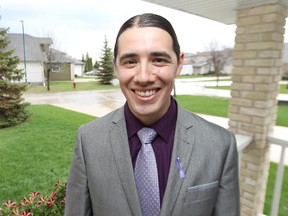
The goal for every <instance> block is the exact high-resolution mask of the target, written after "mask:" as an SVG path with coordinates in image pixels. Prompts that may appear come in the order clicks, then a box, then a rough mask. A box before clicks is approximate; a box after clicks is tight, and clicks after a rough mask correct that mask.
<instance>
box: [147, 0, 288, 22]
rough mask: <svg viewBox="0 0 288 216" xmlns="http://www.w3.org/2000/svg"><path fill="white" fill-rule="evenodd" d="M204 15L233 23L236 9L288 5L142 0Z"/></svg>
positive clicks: (287, 0) (257, 0) (263, 0)
mask: <svg viewBox="0 0 288 216" xmlns="http://www.w3.org/2000/svg"><path fill="white" fill-rule="evenodd" d="M143 1H146V2H150V3H154V4H157V5H161V6H165V7H168V8H172V9H176V10H179V11H183V12H186V13H189V14H194V15H197V16H201V17H205V18H208V19H211V20H214V21H218V22H221V23H224V24H235V21H236V9H238V8H243V7H251V6H257V5H263V4H270V3H281V4H284V5H288V0H221V1H219V0H143Z"/></svg>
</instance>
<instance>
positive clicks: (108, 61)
mask: <svg viewBox="0 0 288 216" xmlns="http://www.w3.org/2000/svg"><path fill="white" fill-rule="evenodd" d="M99 63H100V67H99V69H100V72H101V76H100V83H102V84H106V85H107V84H108V85H111V81H112V79H113V77H114V67H113V53H112V51H111V48H110V47H109V46H108V41H107V38H106V36H105V39H104V46H103V49H102V54H101V57H100V62H99Z"/></svg>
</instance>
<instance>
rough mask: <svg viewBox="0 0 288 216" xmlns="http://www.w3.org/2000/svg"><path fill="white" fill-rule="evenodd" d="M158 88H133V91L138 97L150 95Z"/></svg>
mask: <svg viewBox="0 0 288 216" xmlns="http://www.w3.org/2000/svg"><path fill="white" fill-rule="evenodd" d="M158 90H159V89H152V90H147V91H139V90H134V92H135V94H137V95H139V96H140V97H151V96H152V95H154V94H156V92H157V91H158Z"/></svg>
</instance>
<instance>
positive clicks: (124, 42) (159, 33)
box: [118, 27, 173, 55]
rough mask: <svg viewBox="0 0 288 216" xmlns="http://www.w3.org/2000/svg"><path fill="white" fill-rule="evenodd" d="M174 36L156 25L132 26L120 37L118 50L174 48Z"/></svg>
mask: <svg viewBox="0 0 288 216" xmlns="http://www.w3.org/2000/svg"><path fill="white" fill-rule="evenodd" d="M172 44H173V42H172V38H171V36H170V35H169V34H168V32H166V31H164V30H163V29H161V28H156V27H142V28H141V27H132V28H129V29H127V30H125V31H124V32H123V33H122V34H121V35H120V37H119V39H118V52H119V54H120V55H121V53H122V52H132V51H133V52H137V51H145V50H146V51H160V50H165V51H169V50H171V51H172V50H173V49H172V48H173V47H172Z"/></svg>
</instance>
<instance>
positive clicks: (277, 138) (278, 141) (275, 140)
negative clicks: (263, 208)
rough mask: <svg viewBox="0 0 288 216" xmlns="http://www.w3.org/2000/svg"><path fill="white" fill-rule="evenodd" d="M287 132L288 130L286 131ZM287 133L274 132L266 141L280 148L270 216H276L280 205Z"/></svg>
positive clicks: (287, 146) (287, 142) (287, 144)
mask: <svg viewBox="0 0 288 216" xmlns="http://www.w3.org/2000/svg"><path fill="white" fill-rule="evenodd" d="M287 132H288V130H287ZM287 132H286V133H285V132H283V131H282V132H281V131H275V132H274V133H273V134H271V135H270V136H269V137H268V141H269V143H270V145H271V144H272V145H273V144H274V145H279V146H280V147H281V154H280V160H279V163H278V168H277V175H276V180H275V186H274V194H273V202H272V207H271V212H270V216H277V215H278V210H279V204H280V197H281V188H282V183H283V176H284V168H285V164H284V159H285V150H286V148H288V134H287Z"/></svg>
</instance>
